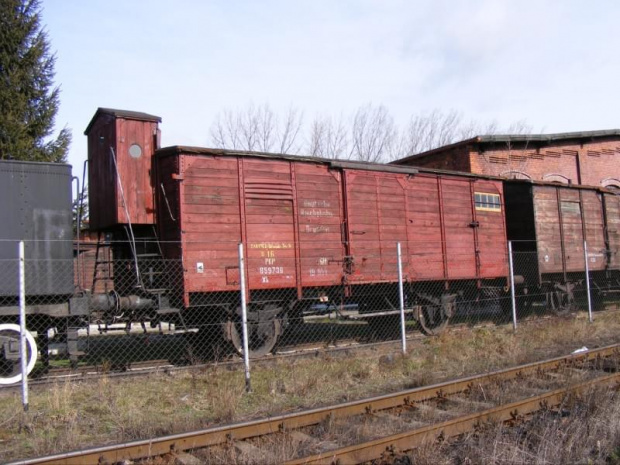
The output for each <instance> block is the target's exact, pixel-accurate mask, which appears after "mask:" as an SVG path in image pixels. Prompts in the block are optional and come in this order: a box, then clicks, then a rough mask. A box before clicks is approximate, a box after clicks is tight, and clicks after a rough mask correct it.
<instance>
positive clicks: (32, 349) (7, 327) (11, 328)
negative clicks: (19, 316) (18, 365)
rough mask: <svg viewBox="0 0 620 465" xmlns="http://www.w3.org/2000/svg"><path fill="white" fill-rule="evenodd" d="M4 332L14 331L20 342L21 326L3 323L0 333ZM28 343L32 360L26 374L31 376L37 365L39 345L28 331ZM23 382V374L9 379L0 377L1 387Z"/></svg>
mask: <svg viewBox="0 0 620 465" xmlns="http://www.w3.org/2000/svg"><path fill="white" fill-rule="evenodd" d="M2 331H14V332H16V333H17V340H19V334H20V330H19V325H16V324H13V323H3V324H0V332H2ZM26 343H27V344H28V347H29V348H30V360H28V365H27V366H26V373H27V374H30V372H31V371H32V369H33V368H34V364H35V363H37V355H38V353H37V343H36V342H35V340H34V337H32V334H30V331H26ZM21 380H22V374H21V373H19V374H17V375H15V376H11V377H9V378H5V377H2V376H0V385H2V384H14V383H19V382H20V381H21Z"/></svg>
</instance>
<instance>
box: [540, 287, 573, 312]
mask: <svg viewBox="0 0 620 465" xmlns="http://www.w3.org/2000/svg"><path fill="white" fill-rule="evenodd" d="M547 308H548V309H549V310H551V311H552V312H553V313H555V314H556V315H558V316H565V315H567V314H568V313H569V312H571V311H572V310H573V309H574V308H575V297H574V296H573V294H572V293H568V292H566V291H562V290H559V289H558V290H554V291H550V292H547Z"/></svg>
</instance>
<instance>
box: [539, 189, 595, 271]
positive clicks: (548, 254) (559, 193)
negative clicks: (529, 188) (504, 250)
mask: <svg viewBox="0 0 620 465" xmlns="http://www.w3.org/2000/svg"><path fill="white" fill-rule="evenodd" d="M533 202H534V219H535V224H536V236H537V240H538V242H537V247H538V261H539V268H540V272H541V273H542V274H545V273H570V272H579V271H583V270H584V269H585V264H584V250H583V241H584V239H585V240H587V242H588V247H589V249H590V252H591V254H589V265H590V269H591V270H592V271H597V270H604V269H605V267H606V266H607V264H606V259H605V257H603V256H602V255H601V251H602V250H604V249H605V230H604V223H603V206H602V200H601V198H600V194H599V193H598V192H597V191H595V190H587V189H571V188H569V187H561V186H534V187H533Z"/></svg>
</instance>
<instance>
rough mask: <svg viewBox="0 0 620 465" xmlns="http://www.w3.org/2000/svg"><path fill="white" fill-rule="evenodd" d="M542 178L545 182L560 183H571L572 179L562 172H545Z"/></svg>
mask: <svg viewBox="0 0 620 465" xmlns="http://www.w3.org/2000/svg"><path fill="white" fill-rule="evenodd" d="M542 178H543V181H547V182H558V183H560V184H572V181H571V179H570V178H569V177H566V176H564V175H563V174H559V173H549V174H545V175H544V176H543V177H542Z"/></svg>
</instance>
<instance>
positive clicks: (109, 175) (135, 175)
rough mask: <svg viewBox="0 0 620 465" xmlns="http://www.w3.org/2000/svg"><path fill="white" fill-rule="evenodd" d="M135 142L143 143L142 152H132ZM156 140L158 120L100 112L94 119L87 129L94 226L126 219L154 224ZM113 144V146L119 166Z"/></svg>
mask: <svg viewBox="0 0 620 465" xmlns="http://www.w3.org/2000/svg"><path fill="white" fill-rule="evenodd" d="M133 144H137V145H139V146H140V148H141V155H140V156H131V155H130V154H129V148H130V147H131V146H132V145H133ZM156 144H157V122H154V121H138V120H133V119H124V118H115V117H114V116H112V115H108V114H101V115H100V116H99V117H98V119H97V120H96V121H95V122H94V123H93V125H92V127H91V128H90V130H89V133H88V146H89V155H88V160H89V170H88V182H89V202H90V210H89V211H90V228H91V229H92V230H100V229H105V228H110V227H114V226H117V225H120V224H127V223H132V224H146V225H151V224H155V207H154V190H153V185H152V177H151V162H152V160H151V157H152V155H153V152H154V151H155V149H156ZM110 148H112V149H113V150H114V154H115V157H116V166H115V164H114V160H113V158H112V153H111V151H110ZM117 170H118V175H117ZM119 178H120V182H121V183H122V190H121V189H120V188H119Z"/></svg>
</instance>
